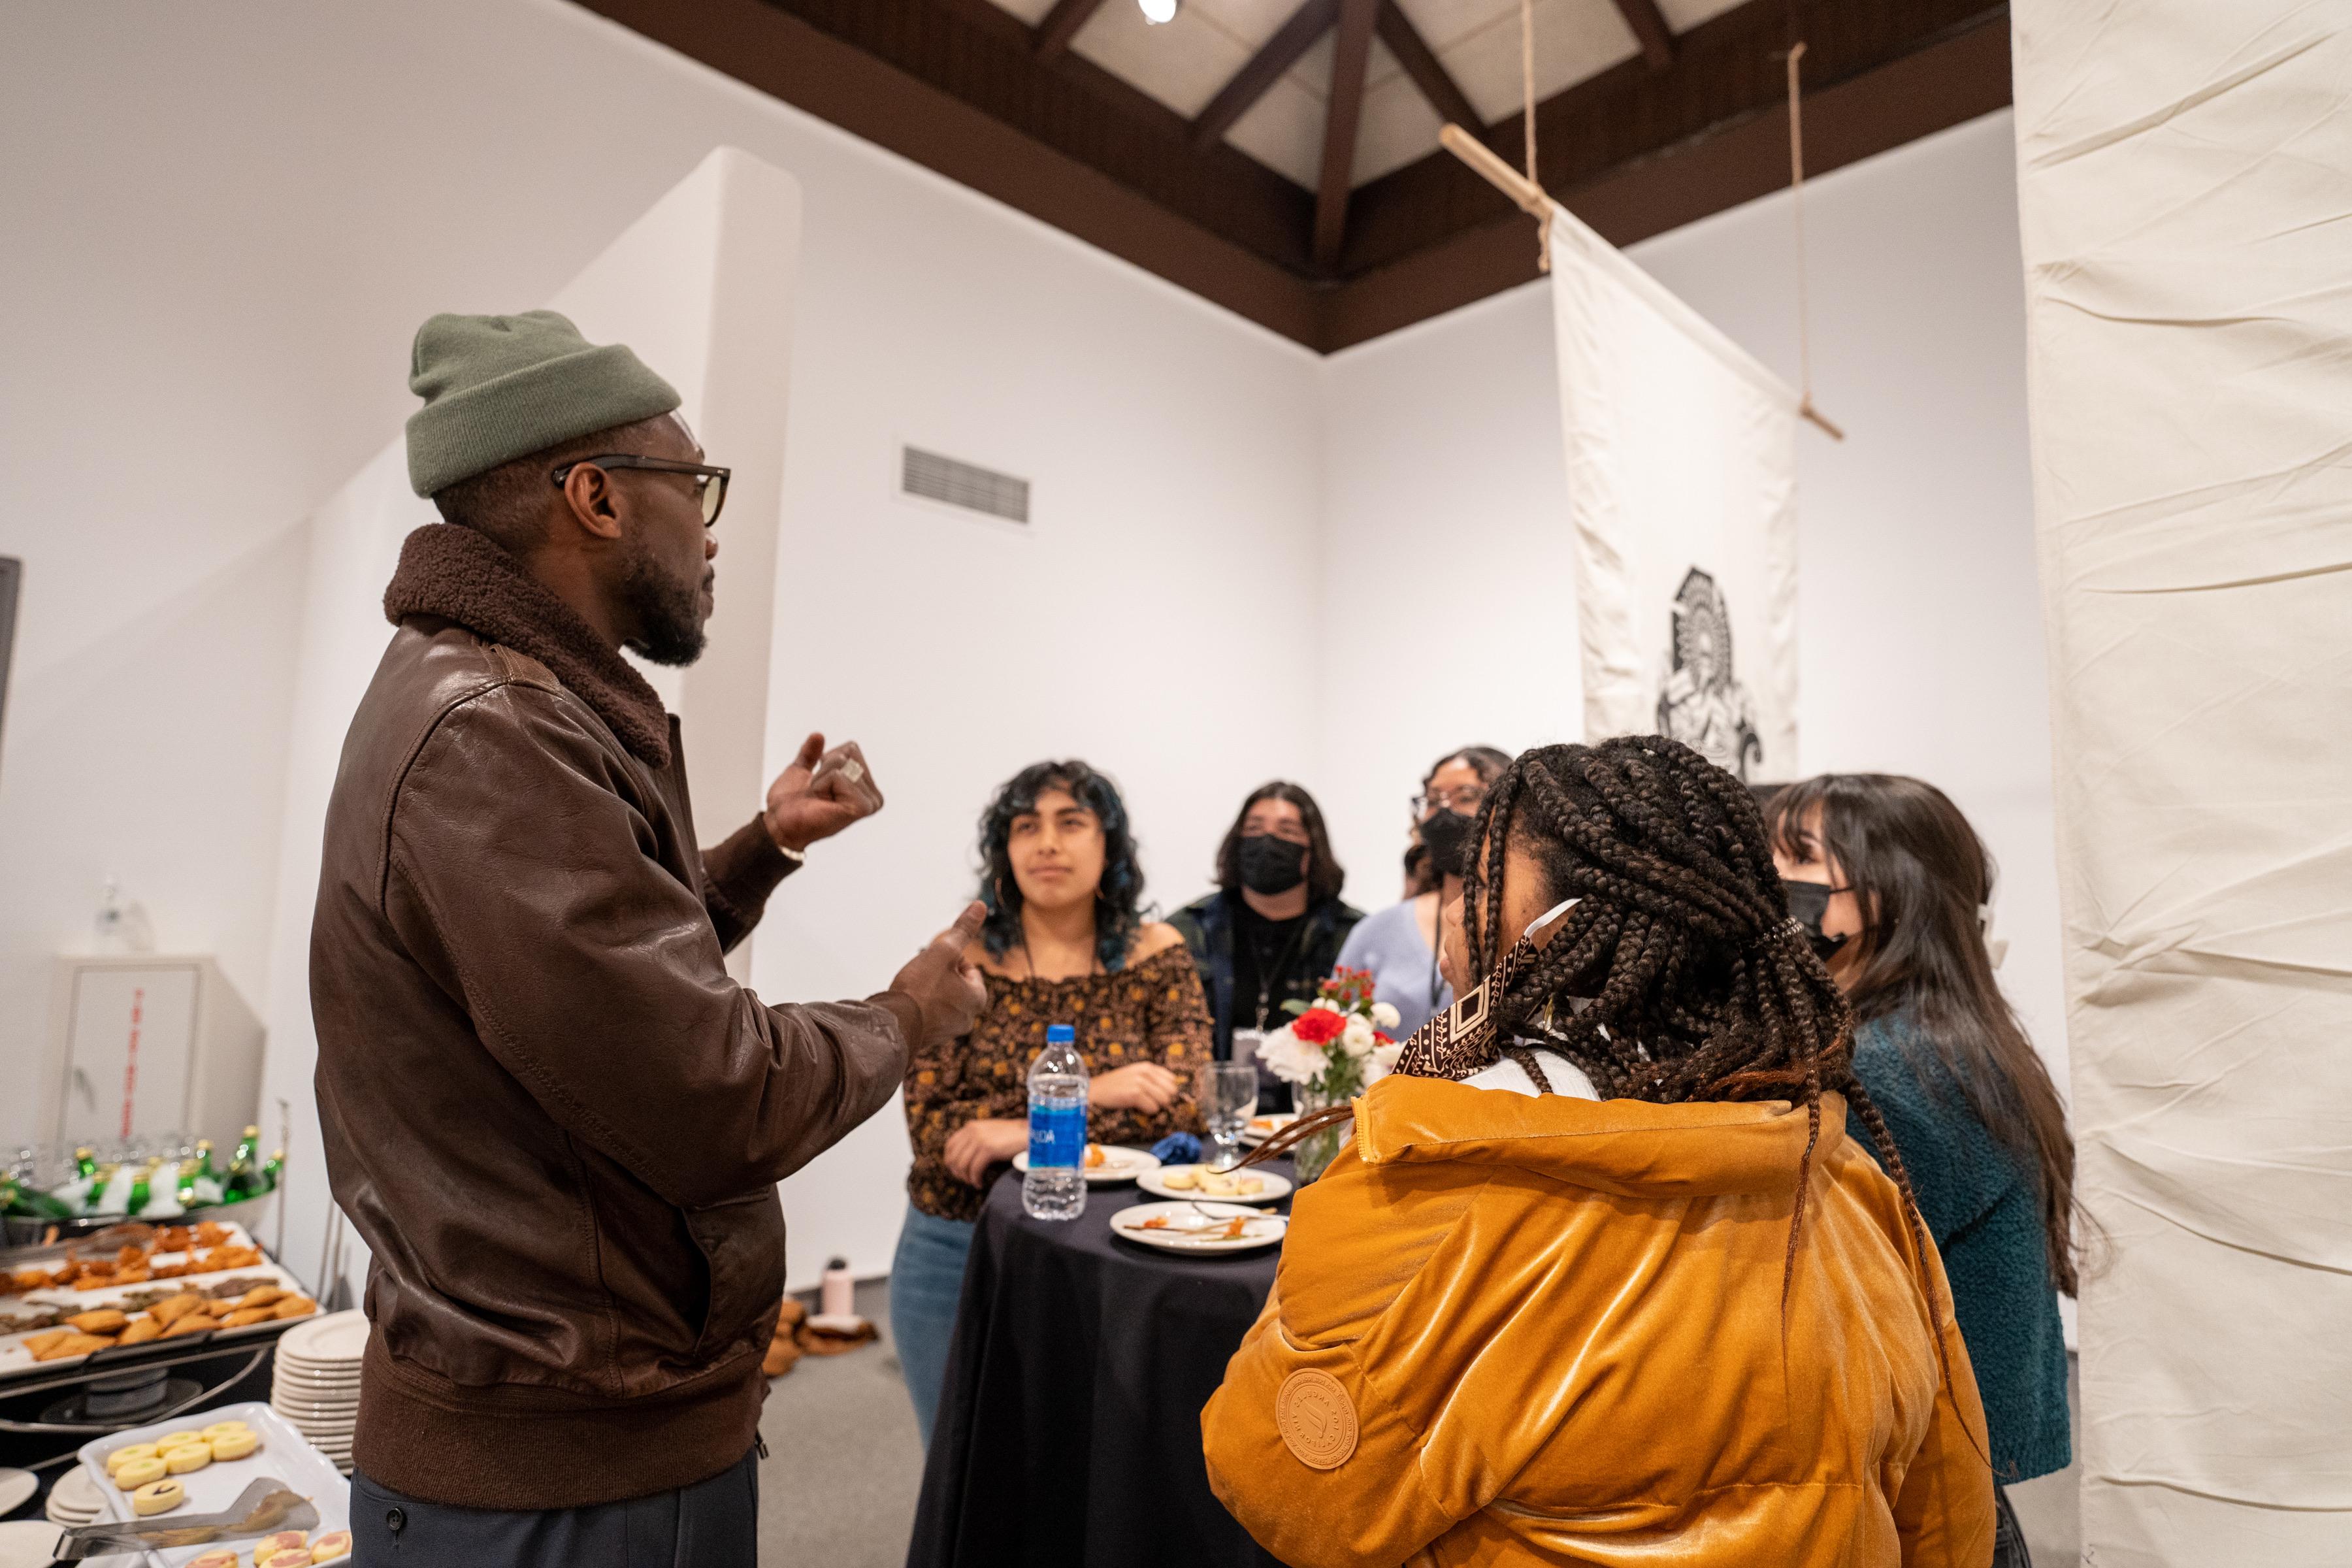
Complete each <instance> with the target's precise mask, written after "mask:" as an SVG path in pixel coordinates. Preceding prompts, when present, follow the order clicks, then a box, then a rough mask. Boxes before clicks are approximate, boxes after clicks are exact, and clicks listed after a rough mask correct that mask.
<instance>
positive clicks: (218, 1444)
mask: <svg viewBox="0 0 2352 1568" xmlns="http://www.w3.org/2000/svg"><path fill="white" fill-rule="evenodd" d="M210 1442H211V1444H212V1451H213V1458H215V1459H223V1460H226V1459H242V1458H245V1457H246V1456H247V1455H248V1454H250V1453H252V1452H253V1451H254V1450H255V1449H256V1448H258V1447H261V1439H260V1438H259V1437H257V1436H255V1435H254V1434H252V1433H251V1432H223V1433H221V1434H220V1435H219V1436H216V1437H214V1438H211V1439H210Z"/></svg>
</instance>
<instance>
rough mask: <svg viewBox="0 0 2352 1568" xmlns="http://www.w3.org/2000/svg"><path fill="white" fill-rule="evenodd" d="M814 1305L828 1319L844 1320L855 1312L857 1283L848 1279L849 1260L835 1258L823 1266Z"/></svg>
mask: <svg viewBox="0 0 2352 1568" xmlns="http://www.w3.org/2000/svg"><path fill="white" fill-rule="evenodd" d="M816 1304H817V1309H818V1310H820V1311H822V1312H823V1313H824V1315H825V1316H826V1317H828V1318H846V1317H848V1316H850V1315H851V1314H852V1313H854V1312H856V1310H857V1281H856V1280H855V1279H851V1278H850V1277H849V1259H847V1258H835V1259H833V1260H832V1261H831V1262H829V1263H827V1264H826V1265H825V1266H824V1279H822V1280H821V1281H819V1282H818V1285H817V1297H816Z"/></svg>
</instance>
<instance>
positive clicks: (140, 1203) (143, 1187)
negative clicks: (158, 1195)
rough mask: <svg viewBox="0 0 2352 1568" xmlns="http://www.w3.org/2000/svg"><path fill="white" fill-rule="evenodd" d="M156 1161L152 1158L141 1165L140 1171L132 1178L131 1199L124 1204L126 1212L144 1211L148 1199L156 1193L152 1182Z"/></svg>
mask: <svg viewBox="0 0 2352 1568" xmlns="http://www.w3.org/2000/svg"><path fill="white" fill-rule="evenodd" d="M154 1175H155V1162H154V1161H152V1160H150V1161H148V1162H147V1163H146V1164H144V1165H142V1166H141V1167H140V1169H139V1173H138V1174H137V1175H135V1176H133V1177H131V1201H130V1202H128V1203H126V1204H125V1205H123V1206H122V1212H123V1213H124V1214H126V1215H135V1214H138V1213H140V1212H142V1210H144V1209H145V1208H146V1206H147V1200H148V1199H149V1198H150V1197H152V1196H153V1195H154V1193H153V1190H152V1185H151V1184H152V1180H153V1177H154Z"/></svg>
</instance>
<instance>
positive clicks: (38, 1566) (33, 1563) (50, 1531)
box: [0, 1498, 58, 1568]
mask: <svg viewBox="0 0 2352 1568" xmlns="http://www.w3.org/2000/svg"><path fill="white" fill-rule="evenodd" d="M18 1501H20V1502H21V1501H23V1499H21V1498H20V1499H18ZM57 1545H58V1527H57V1526H56V1525H54V1524H51V1523H48V1522H47V1521H45V1520H38V1519H19V1520H16V1521H12V1522H10V1523H7V1524H0V1568H49V1563H51V1561H53V1552H54V1551H55V1549H56V1547H57Z"/></svg>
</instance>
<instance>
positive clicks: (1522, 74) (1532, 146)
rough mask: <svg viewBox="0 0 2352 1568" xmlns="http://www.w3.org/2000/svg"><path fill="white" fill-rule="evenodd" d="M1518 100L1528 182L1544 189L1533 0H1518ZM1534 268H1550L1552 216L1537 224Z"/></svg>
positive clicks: (1546, 269)
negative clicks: (1538, 154)
mask: <svg viewBox="0 0 2352 1568" xmlns="http://www.w3.org/2000/svg"><path fill="white" fill-rule="evenodd" d="M1519 102H1520V103H1521V104H1522V105H1523V106H1524V107H1523V110H1522V112H1521V114H1520V117H1519V118H1520V123H1521V124H1523V125H1524V126H1526V128H1527V142H1528V184H1530V185H1533V186H1534V187H1535V188H1536V189H1537V190H1539V191H1540V190H1542V189H1543V177H1542V176H1541V175H1539V174H1537V173H1536V0H1519ZM1536 270H1538V272H1549V271H1550V270H1551V220H1550V219H1549V218H1545V219H1542V220H1541V221H1540V222H1539V223H1538V226H1537V228H1536Z"/></svg>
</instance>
